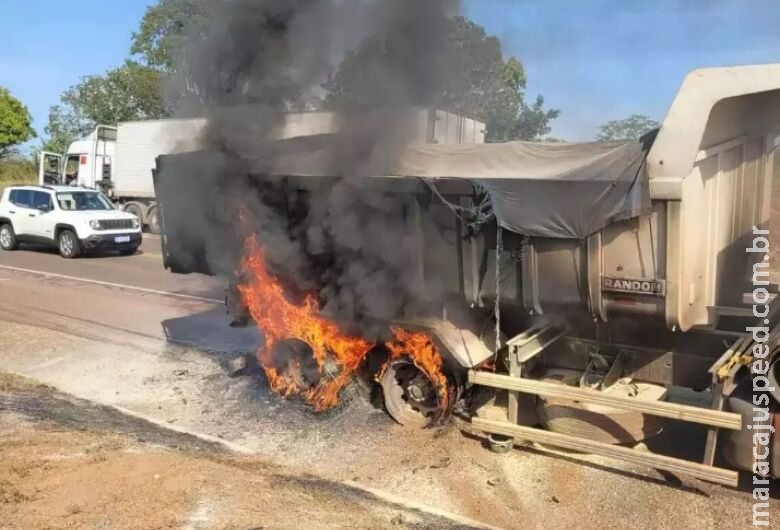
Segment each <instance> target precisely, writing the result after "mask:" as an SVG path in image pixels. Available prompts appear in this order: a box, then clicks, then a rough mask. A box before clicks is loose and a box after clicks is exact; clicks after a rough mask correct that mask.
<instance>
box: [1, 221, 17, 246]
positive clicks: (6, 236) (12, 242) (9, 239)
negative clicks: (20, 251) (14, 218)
mask: <svg viewBox="0 0 780 530" xmlns="http://www.w3.org/2000/svg"><path fill="white" fill-rule="evenodd" d="M18 247H19V242H18V241H17V240H16V234H15V233H14V227H13V226H11V225H10V224H8V223H7V224H4V225H2V226H0V248H2V249H3V250H16V249H17V248H18Z"/></svg>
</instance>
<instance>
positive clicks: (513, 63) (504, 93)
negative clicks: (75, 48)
mask: <svg viewBox="0 0 780 530" xmlns="http://www.w3.org/2000/svg"><path fill="white" fill-rule="evenodd" d="M219 7H220V3H219V2H214V1H213V0H159V1H158V2H157V3H156V4H155V5H152V6H150V7H149V8H148V9H147V11H146V13H145V14H144V17H143V19H142V21H141V24H140V27H139V29H138V31H137V32H135V33H133V36H132V43H131V48H130V54H131V56H132V59H130V60H128V61H127V62H126V63H125V64H124V65H122V66H121V67H119V68H116V69H114V70H111V71H109V72H107V73H106V74H104V75H95V76H90V77H86V78H84V79H82V81H81V82H80V83H79V84H77V85H75V86H73V87H70V88H69V89H68V90H66V91H65V92H64V93H63V94H62V96H61V101H60V104H59V105H56V106H54V107H52V109H51V111H50V115H49V117H50V120H49V124H48V126H47V127H46V133H47V135H48V136H49V141H48V143H47V144H46V146H45V147H46V148H47V149H48V148H50V149H53V150H58V151H61V150H62V149H64V148H65V147H67V144H68V143H69V142H71V141H73V140H74V139H75V138H77V137H79V136H82V135H83V134H85V133H86V132H88V131H89V130H91V129H92V128H93V127H94V126H95V125H96V124H98V123H100V124H107V125H111V124H115V123H117V122H119V121H125V120H137V119H150V118H160V117H165V116H167V115H168V114H169V109H167V108H166V105H165V100H164V98H163V94H162V84H163V82H164V81H165V80H166V78H167V77H168V76H171V75H174V74H175V73H176V72H175V71H174V70H175V68H177V67H181V65H182V64H186V60H184V59H185V58H184V57H183V55H182V54H183V53H184V50H185V46H186V43H187V42H188V41H189V39H191V38H192V37H193V36H198V35H203V34H205V33H206V31H207V29H208V24H209V22H210V21H211V20H212V19H213V18H214V16H215V13H216V10H217V9H219ZM394 37H395V38H398V39H403V38H404V36H403V35H401V34H399V35H395V36H394ZM446 38H447V45H446V46H445V50H446V52H445V53H444V56H443V57H439V58H437V68H441V69H442V71H441V75H440V76H438V77H439V78H441V79H442V80H443V81H442V83H441V86H438V87H435V90H434V93H435V96H434V98H433V99H434V100H433V101H425V102H420V103H424V104H427V105H436V106H438V107H440V108H444V109H447V110H451V111H453V112H458V113H462V114H466V115H470V116H474V117H476V118H478V119H480V120H483V121H485V122H486V124H487V139H488V141H498V142H500V141H508V140H518V139H521V140H538V139H540V138H542V137H543V136H545V135H547V134H549V132H550V123H551V121H552V120H554V119H555V118H556V117H557V116H558V115H559V111H557V110H551V109H546V108H545V106H544V99H543V98H542V97H541V96H539V97H538V98H536V99H535V100H533V101H532V102H530V103H528V102H526V101H525V89H526V81H527V79H526V74H525V70H524V69H523V66H522V64H521V63H520V61H518V60H517V59H514V58H509V59H508V60H505V59H504V57H503V52H502V49H501V43H500V41H499V39H498V38H497V37H494V36H490V35H488V34H487V33H486V32H485V29H484V28H482V27H481V26H479V25H477V24H475V23H473V22H471V21H469V20H468V19H466V18H463V17H456V18H454V19H452V20H450V21H448V32H447V36H446ZM387 45H388V43H382V42H377V41H376V40H368V41H366V42H365V43H364V44H363V45H362V46H361V47H359V48H358V49H357V50H355V51H353V52H351V53H348V54H347V55H346V57H345V58H344V60H343V62H342V63H341V65H340V67H339V69H338V70H337V72H336V73H335V74H334V75H333V76H332V77H331V78H330V79H328V80H327V82H326V83H325V84H324V85H323V88H324V91H325V94H326V102H327V105H329V106H331V107H338V106H341V105H344V104H347V103H348V104H350V106H355V104H357V105H360V103H366V102H359V101H356V99H357V98H358V94H360V93H361V90H360V89H359V88H360V83H361V82H362V80H363V79H365V77H366V76H370V75H372V67H375V65H376V64H378V63H377V61H376V59H378V58H379V57H378V54H382V53H385V52H386V46H387ZM439 63H440V64H439ZM179 73H181V72H179ZM362 92H363V93H365V91H362Z"/></svg>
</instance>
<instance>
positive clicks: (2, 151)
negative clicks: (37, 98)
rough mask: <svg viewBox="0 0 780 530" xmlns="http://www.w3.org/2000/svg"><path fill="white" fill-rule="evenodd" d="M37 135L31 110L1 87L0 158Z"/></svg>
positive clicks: (11, 152) (8, 154) (12, 152)
mask: <svg viewBox="0 0 780 530" xmlns="http://www.w3.org/2000/svg"><path fill="white" fill-rule="evenodd" d="M35 136H36V133H35V129H33V127H32V117H31V116H30V111H29V110H27V107H25V106H24V105H23V104H22V102H21V101H19V100H18V99H16V98H15V97H13V96H12V95H11V93H10V92H9V91H8V90H7V89H5V88H2V87H0V160H2V159H3V158H7V157H8V156H10V155H11V154H14V153H15V152H16V148H17V147H18V146H19V145H20V144H23V143H24V142H26V141H27V140H30V139H32V138H35Z"/></svg>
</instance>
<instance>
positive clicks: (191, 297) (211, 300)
mask: <svg viewBox="0 0 780 530" xmlns="http://www.w3.org/2000/svg"><path fill="white" fill-rule="evenodd" d="M0 269H5V270H9V271H17V272H26V273H29V274H38V275H40V276H45V277H47V278H59V279H61V280H72V281H76V282H81V283H91V284H93V285H102V286H105V287H118V288H120V289H125V290H128V291H137V292H140V293H148V294H157V295H161V296H172V297H175V298H183V299H185V300H197V301H199V302H209V303H212V304H223V303H225V301H224V300H219V299H216V298H205V297H203V296H195V295H191V294H181V293H172V292H170V291H160V290H157V289H147V288H146V287H136V286H134V285H125V284H121V283H112V282H103V281H100V280H91V279H89V278H79V277H78V276H67V275H65V274H55V273H53V272H45V271H38V270H34V269H23V268H21V267H10V266H8V265H0ZM9 279H10V278H6V280H9Z"/></svg>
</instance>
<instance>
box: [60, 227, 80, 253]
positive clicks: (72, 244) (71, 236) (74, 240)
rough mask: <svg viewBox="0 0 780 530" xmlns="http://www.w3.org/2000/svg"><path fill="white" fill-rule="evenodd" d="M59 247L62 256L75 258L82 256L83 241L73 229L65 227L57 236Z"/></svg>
mask: <svg viewBox="0 0 780 530" xmlns="http://www.w3.org/2000/svg"><path fill="white" fill-rule="evenodd" d="M57 248H59V250H60V256H62V257H63V258H65V259H75V258H78V257H79V256H81V242H80V241H79V238H78V237H77V236H76V234H75V233H74V232H73V230H69V229H65V230H63V231H62V232H60V233H59V235H58V236H57Z"/></svg>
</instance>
